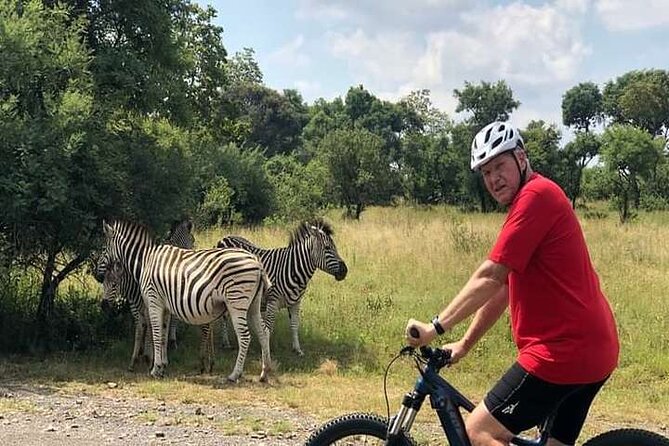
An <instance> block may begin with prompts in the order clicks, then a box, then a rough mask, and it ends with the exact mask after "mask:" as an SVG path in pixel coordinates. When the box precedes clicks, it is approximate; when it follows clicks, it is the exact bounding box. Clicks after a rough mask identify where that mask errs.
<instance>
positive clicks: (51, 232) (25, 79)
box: [0, 1, 107, 323]
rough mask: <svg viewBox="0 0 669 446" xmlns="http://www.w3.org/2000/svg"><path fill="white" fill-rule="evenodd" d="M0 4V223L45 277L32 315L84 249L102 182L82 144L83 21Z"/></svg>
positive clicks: (86, 111)
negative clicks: (0, 135) (0, 210)
mask: <svg viewBox="0 0 669 446" xmlns="http://www.w3.org/2000/svg"><path fill="white" fill-rule="evenodd" d="M21 6H22V9H20V10H19V8H17V3H16V2H12V1H3V2H2V3H0V23H1V24H2V25H0V86H1V87H0V133H1V134H2V135H3V136H2V138H0V162H1V163H2V166H3V168H2V170H0V207H1V208H2V209H3V212H2V213H0V229H1V230H2V231H3V233H4V234H5V236H6V240H9V241H11V246H10V247H9V249H10V250H11V251H12V253H13V256H14V259H13V262H15V263H20V264H23V265H25V266H28V267H30V268H35V269H36V270H37V271H38V272H39V273H40V275H41V277H42V285H41V293H40V302H39V305H38V315H37V316H38V320H39V321H41V322H44V323H46V322H47V321H48V319H49V316H50V315H51V314H52V309H53V304H54V298H55V295H56V290H57V287H58V285H59V284H60V283H61V282H62V281H63V280H64V279H65V278H66V277H67V276H68V275H69V274H70V273H71V272H72V271H74V270H75V269H76V268H77V267H79V266H80V265H81V264H82V262H83V261H84V259H85V258H86V255H87V253H88V251H89V250H90V248H91V246H90V240H91V238H90V234H91V233H92V232H94V229H95V225H96V220H95V215H96V214H95V210H96V209H98V210H99V209H100V202H99V200H100V198H101V197H102V196H103V194H104V193H105V189H106V187H107V184H106V182H105V180H104V179H100V178H99V177H98V174H99V173H100V163H99V161H100V160H99V159H97V158H96V153H95V148H89V144H90V142H91V141H90V139H89V136H88V135H89V130H90V129H91V127H93V126H94V123H93V97H92V80H91V77H90V74H89V71H88V66H89V62H90V54H89V52H88V50H87V48H86V47H85V45H83V43H82V42H81V39H80V35H81V33H82V32H83V29H84V22H83V21H82V20H75V21H70V19H69V18H68V11H67V10H66V9H65V8H63V7H60V6H55V7H54V8H46V7H44V5H43V4H42V3H41V2H40V1H30V2H25V3H23V4H22V5H21Z"/></svg>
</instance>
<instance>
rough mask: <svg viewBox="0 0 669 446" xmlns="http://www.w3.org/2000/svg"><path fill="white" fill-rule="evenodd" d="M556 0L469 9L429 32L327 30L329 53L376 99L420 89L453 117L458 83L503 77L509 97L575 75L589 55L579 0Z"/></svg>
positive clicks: (582, 4) (552, 85) (562, 82)
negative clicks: (427, 91) (554, 1)
mask: <svg viewBox="0 0 669 446" xmlns="http://www.w3.org/2000/svg"><path fill="white" fill-rule="evenodd" d="M558 3H559V4H560V5H562V6H563V7H564V8H563V10H559V9H557V6H558V5H557V4H553V5H552V6H551V5H544V6H540V7H533V6H529V5H526V4H523V3H519V2H516V3H512V4H509V5H506V6H497V7H494V8H490V7H488V8H485V9H475V10H470V11H468V12H463V13H461V14H460V15H459V20H458V22H457V23H456V24H455V25H453V26H451V27H450V28H446V27H444V28H443V29H441V30H437V31H434V32H419V31H415V32H409V31H395V32H392V31H389V30H387V29H386V30H383V31H378V32H376V33H374V31H373V30H372V31H371V33H370V31H368V30H365V31H362V30H361V29H357V30H355V31H353V32H349V33H344V32H337V33H332V34H331V35H330V39H329V43H330V51H331V52H332V54H333V55H335V56H336V57H338V58H342V59H344V60H346V61H347V63H348V65H349V67H350V69H351V71H352V72H353V73H354V75H355V77H356V82H361V83H363V84H364V85H365V86H366V87H367V88H370V89H371V90H372V91H374V92H376V93H377V94H379V93H378V92H379V91H382V92H384V93H383V94H384V95H386V96H387V97H389V98H390V97H392V96H393V95H394V96H395V97H401V96H403V95H405V94H406V93H408V91H410V90H412V89H414V90H415V89H421V88H428V89H430V90H431V91H432V97H433V101H434V102H435V104H436V105H439V106H440V107H444V108H443V109H445V111H447V112H449V113H453V111H454V108H455V104H456V101H455V99H454V98H453V97H452V91H453V89H454V88H460V87H462V85H463V84H464V81H465V80H469V81H471V82H474V83H476V82H479V81H481V80H486V81H491V82H494V81H497V80H500V79H504V80H506V81H507V82H508V83H509V84H510V85H511V86H512V89H513V90H514V93H516V95H517V94H518V91H520V90H522V89H527V88H529V89H543V88H547V89H554V88H560V86H562V85H565V84H568V83H569V82H570V81H572V80H573V79H574V78H575V76H576V74H577V72H578V69H579V67H580V64H581V62H582V61H583V59H584V58H585V57H586V56H587V55H588V54H589V49H588V48H587V47H586V45H585V44H584V43H583V41H582V39H581V36H580V29H579V24H580V21H579V20H578V14H582V13H583V12H584V11H585V10H586V8H587V2H583V1H581V2H579V1H575V0H559V1H558ZM575 16H576V17H575ZM393 92H395V93H393Z"/></svg>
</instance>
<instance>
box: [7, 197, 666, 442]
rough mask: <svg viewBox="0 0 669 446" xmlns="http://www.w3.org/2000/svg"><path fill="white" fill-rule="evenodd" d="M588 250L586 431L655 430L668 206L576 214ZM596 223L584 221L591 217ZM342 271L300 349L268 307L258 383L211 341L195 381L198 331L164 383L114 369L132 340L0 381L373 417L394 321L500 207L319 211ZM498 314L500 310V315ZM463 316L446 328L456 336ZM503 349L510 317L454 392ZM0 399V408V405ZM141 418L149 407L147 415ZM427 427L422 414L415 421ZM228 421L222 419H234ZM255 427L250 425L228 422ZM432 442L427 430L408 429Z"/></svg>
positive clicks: (282, 235) (662, 384) (473, 358)
mask: <svg viewBox="0 0 669 446" xmlns="http://www.w3.org/2000/svg"><path fill="white" fill-rule="evenodd" d="M579 212H580V215H581V223H582V226H583V228H584V232H585V234H586V238H587V240H588V243H589V247H590V254H591V257H592V259H593V262H594V264H595V268H596V269H597V271H598V274H599V276H600V279H601V282H602V287H603V289H604V291H605V293H606V294H607V296H608V297H609V299H610V301H611V304H612V306H613V308H614V311H615V313H616V318H617V321H618V325H619V331H620V336H621V344H622V352H621V361H620V366H619V368H618V370H617V371H616V372H615V374H614V376H613V377H612V379H611V380H610V382H609V383H608V384H607V386H606V387H605V390H604V391H603V392H602V393H601V394H600V396H599V397H598V398H597V400H596V402H595V405H594V407H593V410H592V411H591V415H590V418H589V423H588V427H587V428H586V430H585V433H586V434H588V435H591V434H594V433H596V432H601V431H603V430H606V429H609V428H611V426H613V425H616V426H617V425H645V426H653V427H656V428H657V427H661V426H663V425H666V423H667V421H668V419H667V407H669V305H667V304H666V299H667V296H668V295H669V274H667V272H668V271H669V249H668V248H667V245H666V242H665V241H666V240H667V239H669V213H642V214H640V215H639V216H638V218H637V219H636V220H635V221H634V222H632V223H630V224H628V225H625V226H621V225H620V224H619V223H618V217H617V214H615V213H612V212H609V211H608V210H607V209H606V208H600V209H597V210H596V212H594V211H593V210H592V209H590V210H586V211H579ZM593 215H594V216H595V217H590V216H593ZM328 217H329V220H330V221H331V222H332V223H333V225H334V228H335V231H336V232H335V236H334V237H335V241H336V242H337V245H338V248H339V253H340V254H341V256H342V257H343V258H344V259H345V260H346V262H347V264H348V267H349V275H348V277H347V278H346V280H344V281H342V282H335V280H334V279H333V278H332V277H330V276H327V275H326V274H324V273H323V272H318V273H317V274H316V275H315V277H314V279H313V280H312V282H311V283H310V286H309V289H308V291H307V293H306V295H305V297H304V301H303V304H302V317H301V328H300V341H301V344H302V348H303V350H304V351H305V353H306V354H305V356H304V357H296V356H294V355H293V353H292V352H291V351H290V333H289V329H288V323H287V319H288V318H287V313H286V312H285V310H284V311H282V312H280V313H279V316H278V321H277V328H276V332H275V334H274V336H273V338H272V355H273V358H274V359H275V360H276V361H278V368H277V370H276V371H275V374H274V378H273V380H272V382H271V383H270V384H269V385H262V384H260V383H258V382H257V377H258V375H259V373H260V364H259V356H260V355H259V348H258V346H257V343H255V341H254V344H252V350H251V352H250V354H249V356H248V358H247V366H246V370H245V377H246V378H245V380H244V381H243V382H242V383H240V384H238V385H236V386H230V385H221V384H219V381H220V379H224V378H225V376H227V374H228V373H229V372H230V371H231V370H232V367H233V364H234V359H235V353H234V352H230V351H221V350H220V348H219V351H218V355H217V362H216V366H215V370H216V372H217V373H218V374H220V376H218V375H217V376H198V375H197V374H196V371H197V370H198V358H197V353H196V350H197V338H198V333H197V330H194V329H188V330H184V331H183V334H182V336H183V341H182V342H181V347H180V348H179V350H178V351H176V352H174V353H173V354H172V355H171V357H170V361H171V363H170V366H169V373H170V374H169V377H168V378H167V379H165V380H162V381H154V380H151V379H149V378H148V377H146V373H145V370H144V369H140V371H139V372H138V373H129V372H126V371H125V366H126V365H127V361H128V359H129V355H130V349H131V339H130V336H128V339H127V341H123V342H120V343H117V344H114V345H112V346H110V347H108V348H107V349H105V350H104V351H99V352H93V353H88V354H86V355H76V354H63V355H58V356H55V357H52V358H51V359H49V360H48V361H44V362H40V361H34V360H31V359H25V358H17V359H13V360H4V361H0V376H5V377H12V376H13V377H21V379H23V380H28V381H35V382H40V383H48V384H50V385H52V386H54V387H56V388H58V389H61V390H62V391H65V392H77V391H85V392H100V393H103V392H108V391H110V390H109V389H108V387H107V386H106V383H107V382H109V381H114V382H117V383H119V388H118V389H114V391H116V392H127V393H128V395H136V396H142V397H151V398H156V399H159V400H165V401H181V402H191V403H214V404H228V405H230V404H234V405H241V406H243V405H246V404H270V405H275V406H279V407H290V408H295V409H297V410H298V411H301V412H304V413H306V414H310V415H312V416H315V417H316V418H318V419H319V420H325V419H327V418H330V417H333V416H336V415H340V414H343V413H346V412H351V411H372V412H377V413H381V414H385V412H386V407H385V402H384V398H383V387H382V377H383V368H384V367H385V365H386V364H387V363H388V362H389V361H390V359H392V357H393V356H394V354H395V353H396V352H397V351H398V350H399V348H400V347H401V346H402V337H403V330H404V326H405V324H406V320H407V319H408V318H409V317H415V318H419V319H422V320H427V319H429V318H431V317H432V315H434V314H435V313H436V312H437V311H439V310H440V309H441V308H442V307H443V306H444V305H445V304H446V303H447V302H448V301H449V300H450V299H451V298H452V297H453V296H454V295H455V294H456V293H457V292H458V291H459V289H460V287H461V286H462V285H463V284H464V283H465V281H466V280H467V278H468V277H469V275H470V274H471V272H472V271H473V270H474V268H475V267H476V266H478V264H479V263H480V262H481V261H482V260H483V259H484V258H485V256H486V253H487V251H488V250H489V249H490V247H491V244H492V243H493V242H494V240H495V237H496V234H497V231H498V229H499V227H500V225H501V223H502V221H503V217H504V216H503V215H502V214H487V215H481V214H463V213H460V212H458V211H456V210H454V209H452V208H446V207H427V208H419V209H414V208H409V207H401V208H372V209H369V210H367V211H365V212H364V213H363V214H362V217H361V219H360V221H351V220H342V219H341V218H339V216H338V215H337V214H331V215H329V216H328ZM290 229H291V228H281V227H267V228H261V229H247V228H233V229H231V230H226V231H223V230H209V231H203V232H200V233H198V234H197V237H196V238H197V246H198V247H201V248H204V247H210V246H214V245H215V244H216V242H217V240H218V239H220V238H221V237H223V236H224V235H226V234H229V233H234V234H239V235H242V236H244V237H247V238H249V239H250V240H252V241H254V242H256V243H257V244H259V245H261V246H266V247H277V246H285V245H286V244H287V242H288V234H289V230H290ZM505 317H506V316H505ZM464 325H465V324H463V325H462V326H461V327H457V328H456V329H455V330H454V333H453V335H452V336H453V338H456V337H457V336H458V335H460V334H461V333H462V331H463V330H464V328H465V327H464ZM514 357H515V350H514V346H513V343H512V341H511V337H510V333H509V330H508V323H506V321H505V320H502V321H500V323H498V324H497V325H496V326H495V327H494V328H493V329H492V330H491V331H490V332H489V333H488V334H487V336H486V337H485V338H484V339H483V340H482V341H481V343H480V344H479V345H478V346H477V347H476V349H475V350H474V351H472V352H471V353H470V355H469V357H468V358H466V359H465V360H463V361H462V362H461V363H460V364H458V365H457V366H456V367H454V368H452V369H449V370H448V371H445V372H444V373H445V374H446V375H447V376H448V378H449V380H451V381H452V382H453V384H455V385H456V386H457V387H459V388H460V389H461V390H462V391H463V393H465V394H466V395H468V396H470V397H471V398H472V399H474V400H475V401H478V400H480V399H481V398H482V396H483V395H484V394H485V392H486V390H487V389H488V388H489V387H490V386H491V385H492V384H493V383H494V381H495V380H496V379H497V378H498V377H499V376H500V375H501V373H502V372H503V371H504V370H505V369H506V368H507V367H508V365H509V364H510V363H511V362H512V361H513V359H514ZM396 364H397V365H394V366H393V368H392V369H391V372H390V376H389V395H390V398H391V401H390V403H391V411H394V410H396V408H397V407H398V404H399V401H400V400H401V397H402V395H403V393H404V392H406V391H407V390H409V388H410V386H411V385H412V383H413V380H414V379H415V372H414V371H413V369H412V367H411V365H410V364H409V363H408V362H399V363H396ZM1 410H2V406H0V411H1ZM147 416H149V414H147ZM428 420H429V421H435V418H434V415H433V413H431V411H429V410H424V411H423V412H422V413H421V414H420V416H419V419H418V422H419V423H424V422H427V421H428ZM233 424H234V423H233ZM221 428H222V429H223V430H226V429H242V430H244V431H245V432H247V431H249V432H250V431H254V429H263V430H269V429H274V430H275V431H276V432H281V430H282V429H289V428H290V427H289V426H282V425H278V426H275V427H272V425H269V427H268V424H267V423H264V424H262V428H259V427H258V424H257V422H256V421H255V420H244V421H243V423H241V424H240V425H239V426H229V425H227V424H225V422H223V421H222V424H221ZM418 437H419V438H422V440H423V441H424V442H427V443H431V441H430V438H428V437H420V435H419V436H418Z"/></svg>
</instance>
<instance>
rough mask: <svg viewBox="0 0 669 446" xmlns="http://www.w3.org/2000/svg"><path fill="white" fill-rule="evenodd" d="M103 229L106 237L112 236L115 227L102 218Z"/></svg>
mask: <svg viewBox="0 0 669 446" xmlns="http://www.w3.org/2000/svg"><path fill="white" fill-rule="evenodd" d="M102 231H103V232H104V233H105V237H111V235H112V234H113V232H114V228H112V227H111V225H110V224H109V223H107V222H106V221H104V220H102Z"/></svg>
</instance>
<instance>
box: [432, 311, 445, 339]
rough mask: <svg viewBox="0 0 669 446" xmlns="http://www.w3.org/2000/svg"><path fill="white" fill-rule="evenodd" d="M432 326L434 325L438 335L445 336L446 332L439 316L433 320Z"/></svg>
mask: <svg viewBox="0 0 669 446" xmlns="http://www.w3.org/2000/svg"><path fill="white" fill-rule="evenodd" d="M432 325H434V330H435V331H436V332H437V334H438V335H443V334H444V333H446V330H444V327H443V325H441V323H440V322H439V315H436V316H435V317H434V318H433V319H432Z"/></svg>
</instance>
